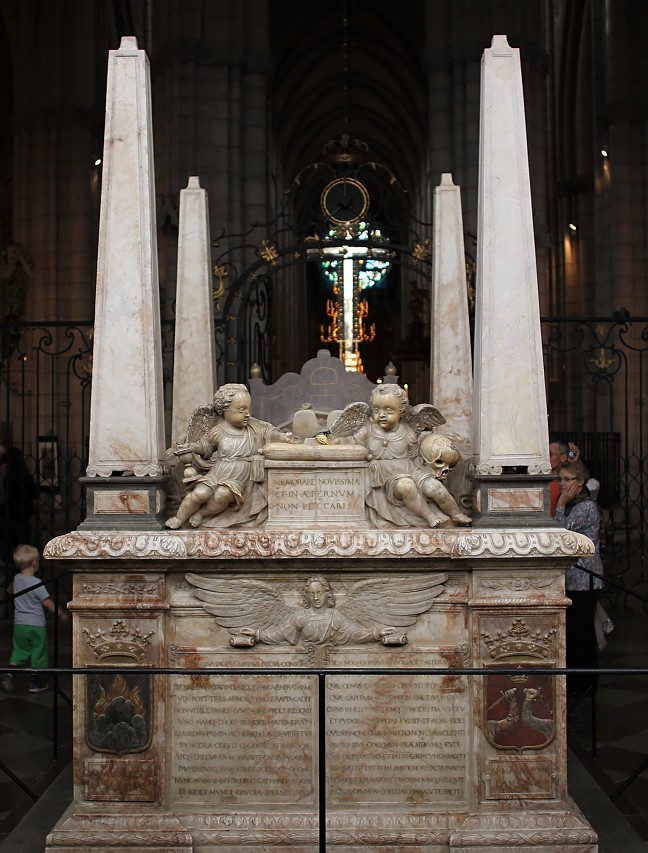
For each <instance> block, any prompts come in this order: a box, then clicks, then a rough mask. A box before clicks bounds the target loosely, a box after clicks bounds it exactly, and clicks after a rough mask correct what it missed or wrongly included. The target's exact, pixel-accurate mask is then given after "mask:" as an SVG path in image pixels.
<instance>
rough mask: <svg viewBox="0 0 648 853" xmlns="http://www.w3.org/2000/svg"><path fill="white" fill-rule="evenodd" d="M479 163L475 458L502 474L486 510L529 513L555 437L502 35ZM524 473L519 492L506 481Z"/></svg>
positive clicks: (508, 55) (493, 55)
mask: <svg viewBox="0 0 648 853" xmlns="http://www.w3.org/2000/svg"><path fill="white" fill-rule="evenodd" d="M479 169H480V173H479V205H478V209H479V221H478V241H477V243H478V246H477V288H476V290H477V292H476V312H475V388H474V401H473V446H474V451H473V452H474V462H475V465H476V468H477V473H478V474H481V475H484V476H486V477H488V476H489V475H490V476H491V477H495V478H499V480H500V482H499V484H498V486H497V487H496V491H497V497H495V492H494V491H492V490H491V491H490V492H489V493H488V495H486V493H482V497H484V498H485V499H486V498H487V504H488V505H487V506H484V505H482V507H481V511H482V512H483V513H484V514H485V515H488V514H490V512H491V511H492V510H493V509H494V507H495V505H496V504H497V506H498V507H499V510H498V511H497V512H500V513H504V514H508V513H509V512H512V513H513V514H516V513H519V512H522V516H523V517H525V518H526V519H528V518H529V513H531V515H533V514H534V513H536V514H537V513H540V514H544V512H545V509H546V508H545V507H544V505H543V504H544V500H543V498H542V488H539V489H531V488H527V487H528V485H529V484H528V476H529V475H535V476H537V475H541V474H545V473H546V474H548V473H549V472H550V467H549V438H548V428H547V407H546V399H545V384H544V369H543V362H542V341H541V335H540V309H539V303H538V283H537V273H536V262H535V250H534V238H533V219H532V214H531V190H530V183H529V165H528V155H527V140H526V128H525V116H524V101H523V94H522V73H521V68H520V54H519V50H517V48H511V47H510V46H509V44H508V42H507V40H506V37H505V36H494V37H493V42H492V46H491V48H489V49H487V50H485V51H484V56H483V59H482V82H481V127H480V144H479ZM520 473H525V474H526V475H527V483H526V485H525V487H524V488H523V490H522V492H519V493H517V494H516V495H513V493H512V491H511V489H514V487H513V485H512V484H511V483H508V484H506V487H505V488H502V487H503V486H504V485H505V484H504V482H503V480H502V475H504V478H505V479H506V477H507V476H508V475H509V474H520ZM538 485H540V486H541V484H538ZM509 520H511V519H509ZM500 523H501V515H500Z"/></svg>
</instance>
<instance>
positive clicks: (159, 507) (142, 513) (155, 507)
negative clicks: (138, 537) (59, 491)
mask: <svg viewBox="0 0 648 853" xmlns="http://www.w3.org/2000/svg"><path fill="white" fill-rule="evenodd" d="M79 482H80V483H81V485H82V486H83V487H84V488H85V493H86V513H87V517H86V519H85V521H83V522H81V524H80V525H79V530H115V529H116V528H117V529H118V528H122V529H125V530H146V531H151V530H163V529H164V519H165V516H164V508H165V504H166V490H165V486H166V484H167V482H168V477H128V476H125V477H124V476H113V477H79Z"/></svg>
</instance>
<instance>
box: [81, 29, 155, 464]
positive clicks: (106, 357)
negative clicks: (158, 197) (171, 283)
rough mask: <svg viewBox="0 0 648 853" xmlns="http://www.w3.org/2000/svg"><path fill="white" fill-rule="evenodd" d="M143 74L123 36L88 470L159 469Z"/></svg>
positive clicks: (111, 103) (109, 109)
mask: <svg viewBox="0 0 648 853" xmlns="http://www.w3.org/2000/svg"><path fill="white" fill-rule="evenodd" d="M150 91H151V82H150V74H149V64H148V58H147V56H146V53H145V52H144V51H143V50H138V49H137V40H136V39H135V38H134V37H124V38H122V41H121V44H120V47H119V50H111V51H110V57H109V61H108V85H107V93H106V127H105V136H104V153H103V183H102V191H101V213H100V224H99V253H98V259H97V296H96V304H95V327H94V333H95V337H94V355H93V366H92V401H91V406H90V448H89V463H88V468H87V472H86V473H87V475H88V476H90V477H96V476H98V477H109V476H110V475H111V474H112V473H122V474H133V475H135V476H136V477H148V476H156V475H160V474H162V473H163V472H164V468H163V464H162V462H161V460H162V459H163V457H164V447H165V442H164V409H163V396H162V346H161V335H160V307H159V292H158V290H159V286H158V267H157V236H156V223H155V176H154V172H153V134H152V127H153V125H152V119H151V97H150Z"/></svg>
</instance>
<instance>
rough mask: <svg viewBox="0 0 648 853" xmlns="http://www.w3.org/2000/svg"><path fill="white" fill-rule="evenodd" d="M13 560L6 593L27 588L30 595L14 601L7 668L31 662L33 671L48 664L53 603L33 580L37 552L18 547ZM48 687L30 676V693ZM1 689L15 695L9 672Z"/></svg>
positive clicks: (36, 677) (21, 596)
mask: <svg viewBox="0 0 648 853" xmlns="http://www.w3.org/2000/svg"><path fill="white" fill-rule="evenodd" d="M13 559H14V563H15V565H16V568H17V569H18V570H19V571H18V574H17V575H15V576H14V579H13V583H12V584H11V586H10V587H9V592H13V593H14V595H16V594H17V593H19V592H22V591H23V590H26V589H27V590H29V592H25V593H24V595H18V596H17V597H16V598H14V630H13V650H12V653H11V660H10V661H9V666H15V667H18V666H22V665H23V664H25V663H27V662H28V661H31V667H32V669H43V668H46V667H47V663H48V658H47V629H46V628H45V610H49V611H50V613H54V611H55V609H56V608H55V604H54V602H53V601H52V599H51V598H50V597H49V593H48V592H47V589H46V588H45V587H44V586H38V584H39V583H40V581H39V580H38V578H36V573H37V572H38V567H39V564H40V556H39V553H38V549H37V548H34V547H33V546H32V545H19V546H18V547H17V548H16V549H15V551H14V552H13ZM32 587H35V589H32ZM58 614H59V616H60V617H61V618H62V619H67V613H65V612H64V611H63V610H62V609H61V608H60V607H59V608H58ZM47 687H48V685H47V682H46V681H43V680H42V679H40V678H39V677H38V676H37V675H33V676H32V677H31V679H30V681H29V692H30V693H40V692H41V691H43V690H47ZM2 689H3V690H5V691H6V692H7V693H13V692H14V689H15V685H14V677H13V675H11V674H10V673H7V674H6V675H3V676H2Z"/></svg>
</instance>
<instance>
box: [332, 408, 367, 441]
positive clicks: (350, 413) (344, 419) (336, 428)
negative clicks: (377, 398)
mask: <svg viewBox="0 0 648 853" xmlns="http://www.w3.org/2000/svg"><path fill="white" fill-rule="evenodd" d="M368 420H369V406H368V405H367V404H366V403H349V405H348V406H345V407H344V409H343V410H342V414H341V415H340V417H339V418H338V419H337V420H336V421H334V422H333V425H332V426H331V429H330V433H329V434H330V435H332V436H333V437H335V438H343V437H344V436H347V435H353V433H354V432H357V431H358V430H359V429H360V427H362V426H364V425H365V424H366V423H367V421H368Z"/></svg>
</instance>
